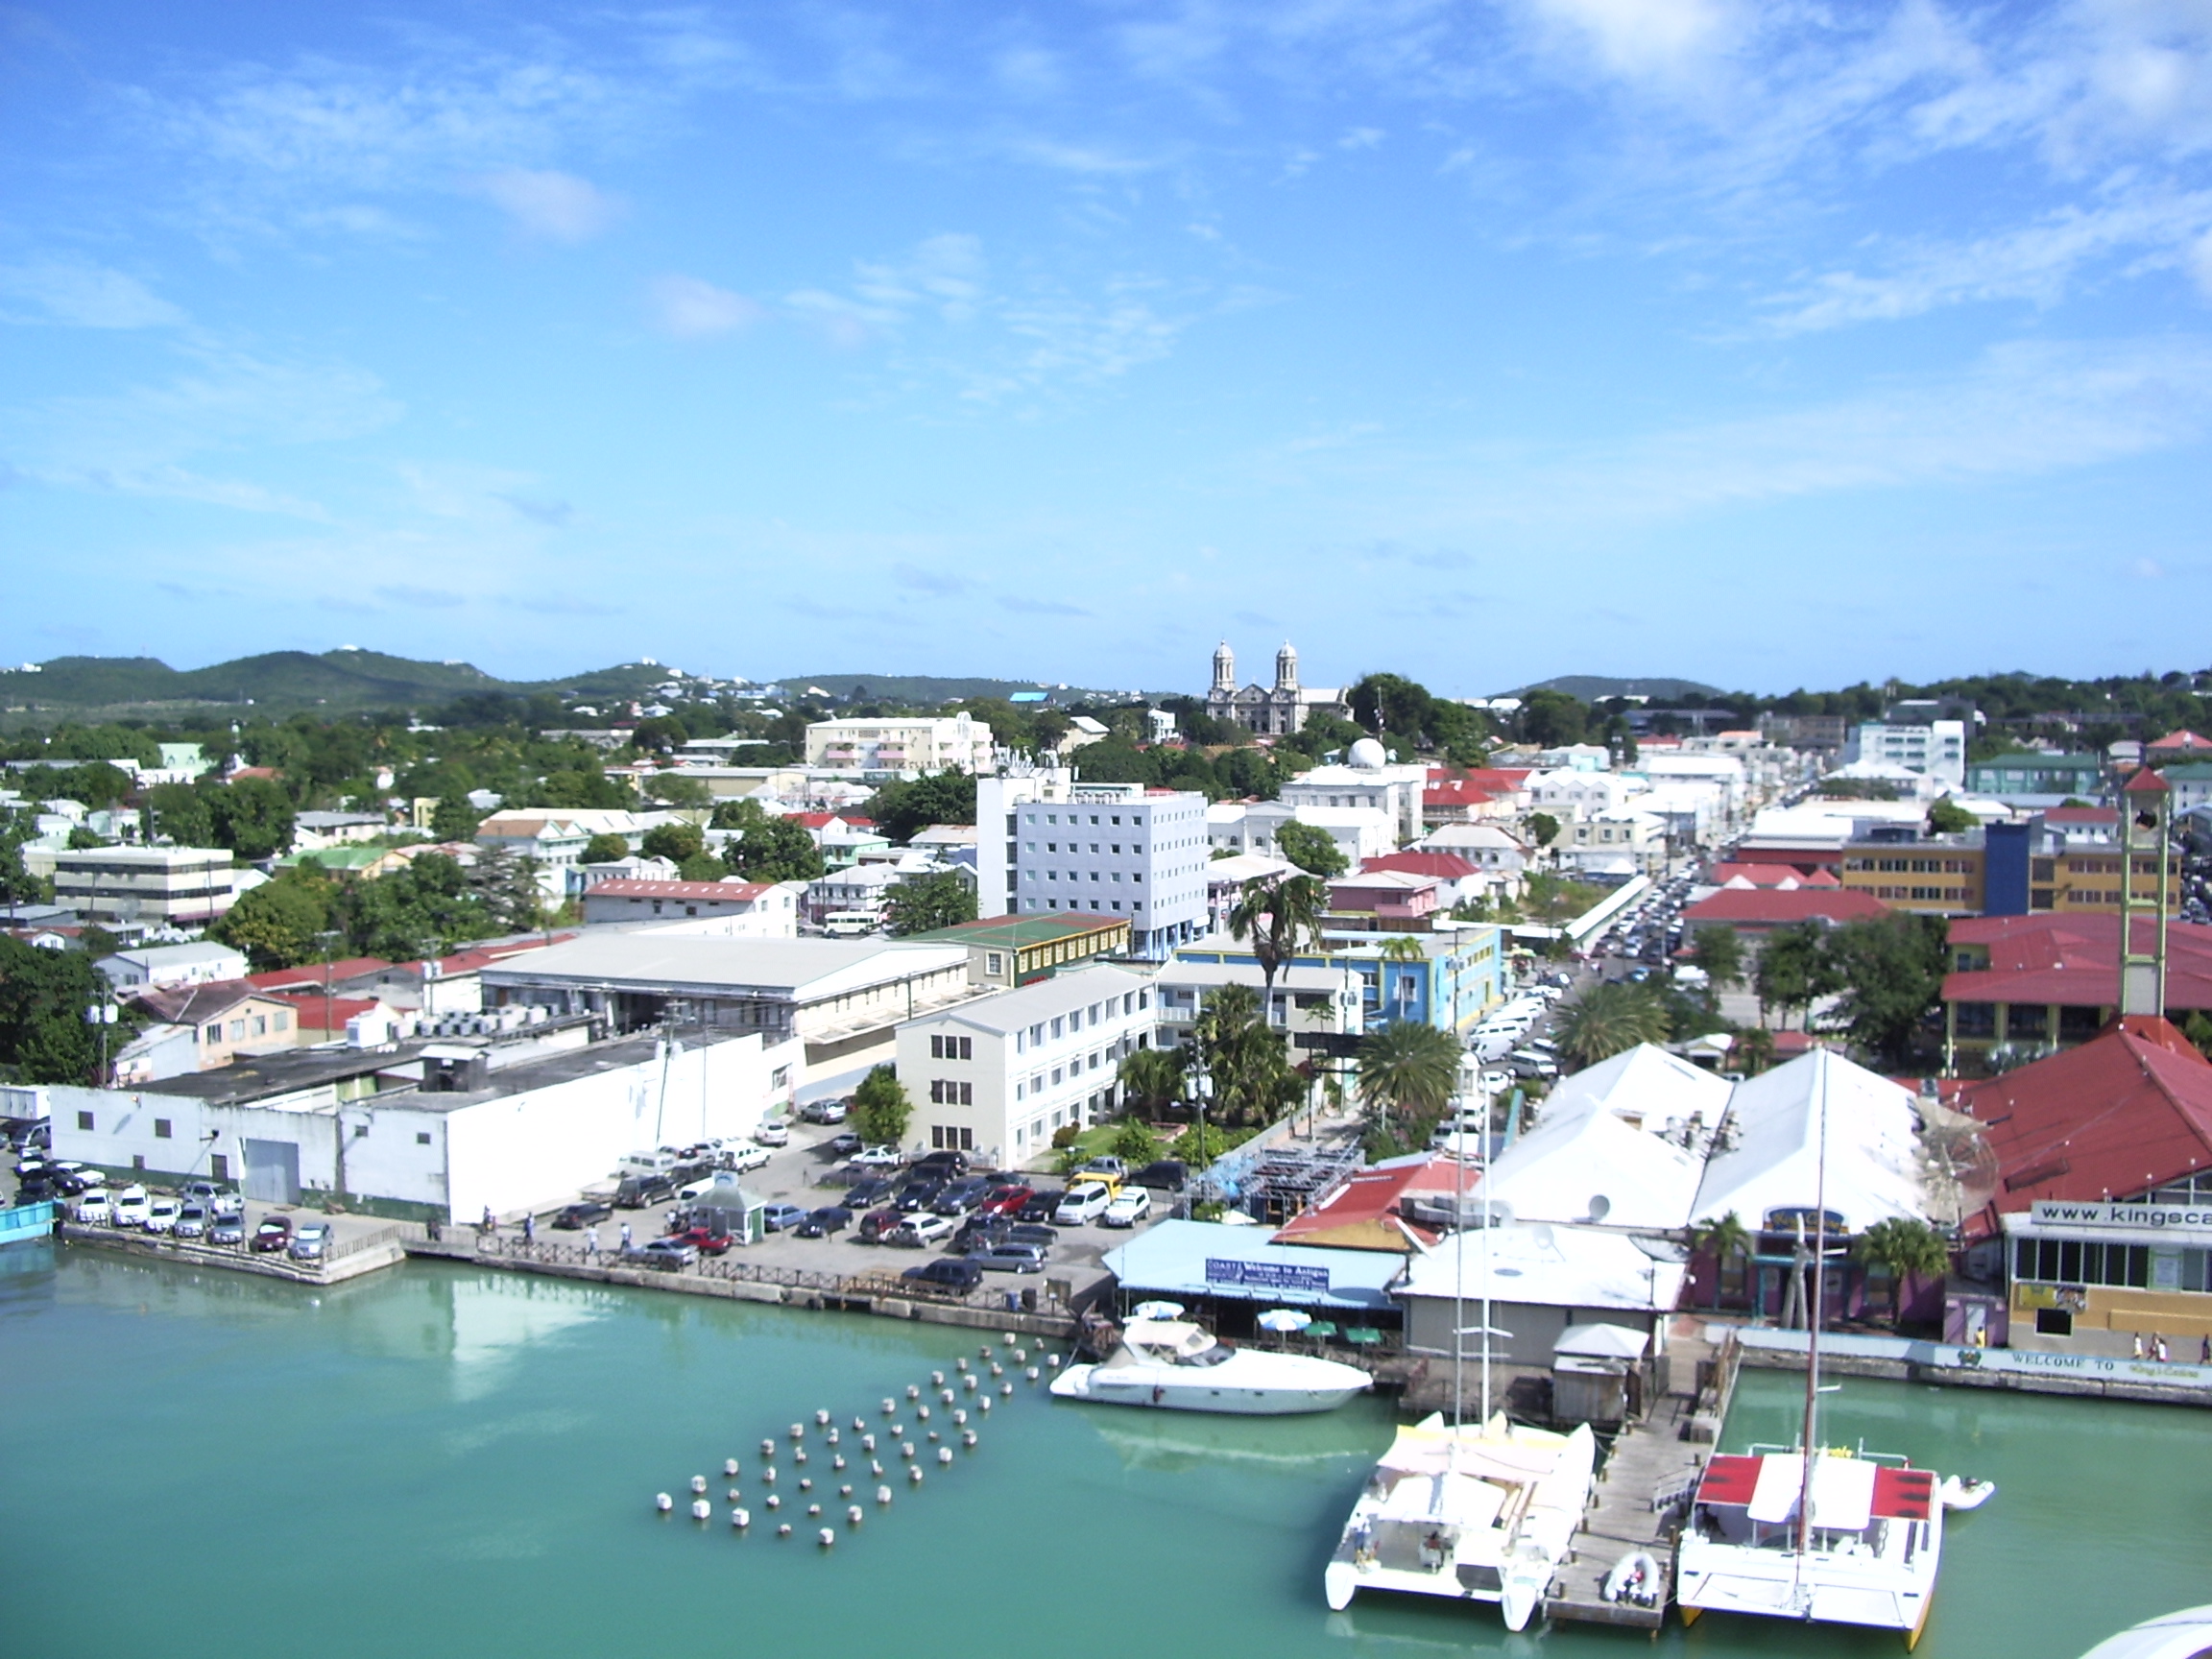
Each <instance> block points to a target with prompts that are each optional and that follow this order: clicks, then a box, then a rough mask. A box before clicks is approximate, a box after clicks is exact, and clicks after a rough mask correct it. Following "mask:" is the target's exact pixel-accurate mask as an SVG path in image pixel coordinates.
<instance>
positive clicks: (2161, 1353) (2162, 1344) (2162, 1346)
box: [2156, 1336, 2166, 1365]
mask: <svg viewBox="0 0 2212 1659" xmlns="http://www.w3.org/2000/svg"><path fill="white" fill-rule="evenodd" d="M2156 1341H2157V1344H2158V1363H2159V1364H2161V1365H2163V1364H2165V1363H2166V1338H2165V1337H2163V1336H2160V1337H2158V1338H2156Z"/></svg>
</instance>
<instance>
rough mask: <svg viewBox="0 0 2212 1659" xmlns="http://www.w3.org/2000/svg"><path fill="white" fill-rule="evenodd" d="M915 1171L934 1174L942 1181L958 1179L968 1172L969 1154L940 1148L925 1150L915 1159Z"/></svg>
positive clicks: (919, 1173) (921, 1173) (920, 1173)
mask: <svg viewBox="0 0 2212 1659" xmlns="http://www.w3.org/2000/svg"><path fill="white" fill-rule="evenodd" d="M913 1168H914V1173H915V1174H917V1175H923V1174H927V1175H934V1176H935V1177H937V1179H939V1180H940V1181H956V1180H958V1179H959V1178H960V1177H961V1176H963V1175H965V1174H967V1173H968V1154H967V1153H965V1152H954V1151H950V1150H948V1149H945V1148H940V1149H939V1150H937V1151H935V1152H925V1153H923V1154H922V1156H921V1157H919V1158H917V1159H915V1160H914V1166H913Z"/></svg>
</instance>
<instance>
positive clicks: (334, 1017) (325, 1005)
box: [281, 991, 383, 1031]
mask: <svg viewBox="0 0 2212 1659" xmlns="http://www.w3.org/2000/svg"><path fill="white" fill-rule="evenodd" d="M281 995H282V999H283V1000H284V1001H286V1002H289V1003H291V1004H292V1005H293V1006H294V1007H296V1008H297V1009H299V1010H300V1012H299V1013H298V1014H297V1015H296V1016H294V1018H295V1019H296V1020H297V1021H298V1022H299V1023H300V1025H301V1028H303V1029H305V1030H309V1031H340V1030H343V1029H345V1026H346V1022H347V1021H349V1020H350V1019H352V1018H353V1017H354V1016H355V1015H357V1014H367V1013H370V1012H372V1011H373V1010H374V1009H377V1008H380V1007H382V1006H383V1004H382V1003H380V1002H378V1001H377V1000H376V998H373V997H330V998H325V996H324V995H323V994H322V993H321V992H319V991H316V992H307V991H298V992H286V993H282V994H281Z"/></svg>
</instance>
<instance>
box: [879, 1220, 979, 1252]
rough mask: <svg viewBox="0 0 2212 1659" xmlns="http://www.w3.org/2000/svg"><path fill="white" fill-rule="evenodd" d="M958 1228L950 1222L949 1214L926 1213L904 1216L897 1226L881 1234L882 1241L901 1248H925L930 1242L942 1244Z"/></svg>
mask: <svg viewBox="0 0 2212 1659" xmlns="http://www.w3.org/2000/svg"><path fill="white" fill-rule="evenodd" d="M959 1231H960V1229H959V1228H958V1227H956V1226H954V1225H953V1224H952V1219H951V1217H950V1216H949V1215H931V1214H926V1213H925V1214H914V1215H908V1216H905V1217H904V1218H903V1219H902V1220H901V1221H900V1223H899V1225H898V1226H896V1227H894V1228H892V1229H891V1231H890V1232H888V1233H886V1234H884V1235H883V1242H884V1243H886V1244H896V1245H898V1246H899V1247H900V1248H901V1249H903V1250H926V1249H927V1248H928V1247H929V1246H930V1245H932V1244H942V1243H944V1242H945V1241H946V1240H947V1239H948V1238H951V1237H952V1235H953V1234H955V1233H957V1232H959Z"/></svg>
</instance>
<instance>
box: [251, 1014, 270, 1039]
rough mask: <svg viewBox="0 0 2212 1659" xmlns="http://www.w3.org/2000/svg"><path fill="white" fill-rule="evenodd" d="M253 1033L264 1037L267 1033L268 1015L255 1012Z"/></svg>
mask: <svg viewBox="0 0 2212 1659" xmlns="http://www.w3.org/2000/svg"><path fill="white" fill-rule="evenodd" d="M253 1035H254V1036H256V1037H266V1036H268V1035H269V1016H268V1015H266V1014H256V1015H254V1016H253Z"/></svg>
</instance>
